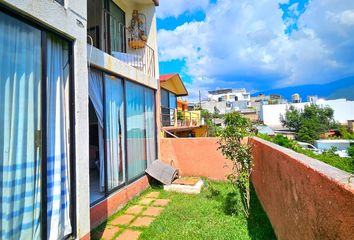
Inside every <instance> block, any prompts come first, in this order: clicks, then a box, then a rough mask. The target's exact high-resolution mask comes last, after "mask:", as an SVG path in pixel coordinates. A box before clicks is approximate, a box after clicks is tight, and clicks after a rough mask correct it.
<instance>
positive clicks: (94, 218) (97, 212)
mask: <svg viewBox="0 0 354 240" xmlns="http://www.w3.org/2000/svg"><path fill="white" fill-rule="evenodd" d="M148 186H149V182H148V178H147V177H146V176H144V177H142V178H140V179H139V180H137V181H135V182H133V183H131V184H130V185H128V186H126V187H124V188H123V189H121V190H120V191H118V192H116V193H114V194H113V195H111V196H110V197H109V198H107V199H105V200H104V201H102V202H100V203H98V204H97V205H95V206H93V207H92V208H91V209H90V224H91V229H94V228H96V227H97V226H99V225H100V224H101V223H103V222H104V221H105V220H106V219H107V218H108V217H109V216H111V215H112V214H114V213H116V212H117V211H118V210H119V209H121V208H122V207H123V206H124V205H125V204H126V203H127V202H128V201H129V200H131V199H132V198H133V197H135V196H136V195H138V194H140V193H141V192H142V191H144V190H145V189H146V188H147V187H148Z"/></svg>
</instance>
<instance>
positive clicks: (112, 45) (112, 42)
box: [88, 10, 155, 77]
mask: <svg viewBox="0 0 354 240" xmlns="http://www.w3.org/2000/svg"><path fill="white" fill-rule="evenodd" d="M101 30H102V29H101ZM101 30H100V29H99V27H98V26H97V27H94V28H90V29H88V35H89V36H90V37H91V38H92V42H93V45H94V46H95V47H98V48H99V47H100V46H101V47H102V48H103V49H102V50H104V51H105V52H106V53H108V54H110V55H111V56H113V57H114V58H116V59H118V60H120V61H122V62H124V63H126V64H128V65H130V66H132V67H134V68H136V69H138V70H140V71H142V72H143V73H145V74H146V75H148V76H150V77H155V51H154V49H152V48H151V47H150V46H149V45H148V44H147V43H146V42H144V41H142V40H134V38H133V34H134V33H133V31H131V30H130V29H129V28H128V27H126V26H125V25H123V24H122V23H121V21H119V20H118V19H117V18H116V17H115V16H113V15H112V14H110V13H109V12H108V11H106V10H105V11H104V26H103V33H102V32H101ZM100 34H103V36H104V38H103V39H102V38H101V37H100ZM100 41H103V42H102V44H100Z"/></svg>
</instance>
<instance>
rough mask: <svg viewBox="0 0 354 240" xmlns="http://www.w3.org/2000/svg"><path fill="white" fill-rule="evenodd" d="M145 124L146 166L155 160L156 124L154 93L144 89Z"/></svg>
mask: <svg viewBox="0 0 354 240" xmlns="http://www.w3.org/2000/svg"><path fill="white" fill-rule="evenodd" d="M144 90H145V124H146V155H147V164H148V165H149V164H151V163H152V162H153V161H155V160H156V124H155V95H154V91H153V90H151V89H148V88H145V89H144Z"/></svg>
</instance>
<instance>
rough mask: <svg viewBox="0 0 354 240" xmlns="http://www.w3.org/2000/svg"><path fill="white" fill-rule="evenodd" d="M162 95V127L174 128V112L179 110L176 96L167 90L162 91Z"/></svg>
mask: <svg viewBox="0 0 354 240" xmlns="http://www.w3.org/2000/svg"><path fill="white" fill-rule="evenodd" d="M160 93H161V113H162V125H163V126H172V125H173V122H174V111H175V109H176V108H177V97H176V94H174V93H172V92H169V91H167V90H165V89H161V90H160Z"/></svg>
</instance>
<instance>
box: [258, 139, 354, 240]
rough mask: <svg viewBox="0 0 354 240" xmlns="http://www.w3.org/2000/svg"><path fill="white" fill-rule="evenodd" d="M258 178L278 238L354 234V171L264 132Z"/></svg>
mask: <svg viewBox="0 0 354 240" xmlns="http://www.w3.org/2000/svg"><path fill="white" fill-rule="evenodd" d="M251 142H253V144H254V148H253V151H254V154H253V155H254V169H253V176H252V181H253V184H254V186H255V190H256V193H257V196H258V198H259V200H260V201H261V203H262V205H263V208H264V209H265V211H266V213H267V215H268V217H269V219H270V221H271V223H272V226H273V228H274V231H275V233H276V235H277V237H278V239H294V240H298V239H354V189H353V187H350V186H349V185H348V184H346V183H345V182H347V181H348V177H349V176H350V175H349V174H348V173H345V172H343V171H341V170H339V169H336V168H334V167H331V166H329V165H327V164H325V163H322V162H320V161H317V160H314V159H312V158H309V157H306V156H304V155H302V154H298V153H295V152H293V151H291V150H288V149H284V148H282V147H279V146H277V145H274V144H271V143H269V142H266V141H264V140H260V139H258V138H255V139H252V140H251Z"/></svg>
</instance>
